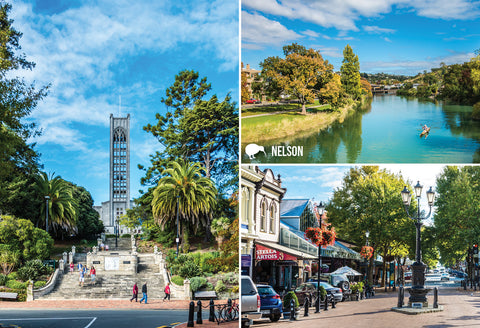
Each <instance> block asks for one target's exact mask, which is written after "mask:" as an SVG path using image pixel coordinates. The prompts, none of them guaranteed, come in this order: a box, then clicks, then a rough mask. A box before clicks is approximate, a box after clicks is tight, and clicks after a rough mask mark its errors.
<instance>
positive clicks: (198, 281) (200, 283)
mask: <svg viewBox="0 0 480 328" xmlns="http://www.w3.org/2000/svg"><path fill="white" fill-rule="evenodd" d="M206 285H207V278H205V277H193V278H191V279H190V289H191V290H192V292H196V291H197V290H200V289H201V288H203V287H205V286H206Z"/></svg>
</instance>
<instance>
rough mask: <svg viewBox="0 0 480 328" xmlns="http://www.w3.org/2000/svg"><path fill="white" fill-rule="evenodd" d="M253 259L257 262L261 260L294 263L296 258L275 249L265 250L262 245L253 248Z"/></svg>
mask: <svg viewBox="0 0 480 328" xmlns="http://www.w3.org/2000/svg"><path fill="white" fill-rule="evenodd" d="M255 248H256V250H255V259H256V260H257V261H261V260H271V261H275V260H277V261H296V260H297V258H296V257H295V256H292V255H289V254H285V253H284V252H281V251H279V250H276V249H271V248H267V247H265V246H262V245H258V244H257V245H256V246H255Z"/></svg>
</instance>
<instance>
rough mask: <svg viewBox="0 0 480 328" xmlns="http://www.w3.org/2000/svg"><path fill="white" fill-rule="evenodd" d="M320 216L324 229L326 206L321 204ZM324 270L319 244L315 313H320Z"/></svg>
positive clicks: (319, 205)
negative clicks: (321, 271)
mask: <svg viewBox="0 0 480 328" xmlns="http://www.w3.org/2000/svg"><path fill="white" fill-rule="evenodd" d="M317 210H318V214H319V215H320V222H319V224H320V228H321V227H322V215H323V213H324V211H325V204H324V203H323V202H320V204H318V206H317ZM321 268H322V246H321V245H320V244H318V270H317V302H316V303H315V313H319V312H320V270H321Z"/></svg>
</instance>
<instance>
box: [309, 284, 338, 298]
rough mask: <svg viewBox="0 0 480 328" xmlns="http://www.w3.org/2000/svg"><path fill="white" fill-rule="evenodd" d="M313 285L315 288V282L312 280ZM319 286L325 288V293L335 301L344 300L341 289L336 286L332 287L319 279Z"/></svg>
mask: <svg viewBox="0 0 480 328" xmlns="http://www.w3.org/2000/svg"><path fill="white" fill-rule="evenodd" d="M312 284H313V286H314V287H315V290H316V289H317V282H316V281H313V282H312ZM320 286H322V287H323V288H325V290H326V291H327V295H329V296H330V297H331V298H333V299H334V300H335V302H342V301H343V300H344V298H343V290H342V289H341V288H338V287H333V286H332V285H330V284H329V283H328V282H325V281H320Z"/></svg>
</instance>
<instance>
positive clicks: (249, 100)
mask: <svg viewBox="0 0 480 328" xmlns="http://www.w3.org/2000/svg"><path fill="white" fill-rule="evenodd" d="M246 103H247V104H259V103H260V100H257V99H253V98H252V99H248V100H247V101H246Z"/></svg>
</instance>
